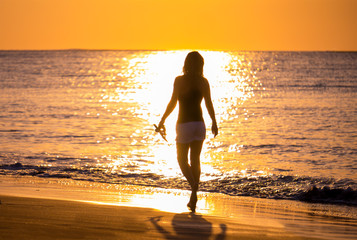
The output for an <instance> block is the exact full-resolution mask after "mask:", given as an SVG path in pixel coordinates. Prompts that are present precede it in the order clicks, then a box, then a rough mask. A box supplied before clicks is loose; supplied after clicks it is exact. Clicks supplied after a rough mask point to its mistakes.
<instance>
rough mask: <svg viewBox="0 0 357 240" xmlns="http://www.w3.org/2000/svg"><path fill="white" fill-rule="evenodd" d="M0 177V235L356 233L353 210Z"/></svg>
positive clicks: (293, 235) (271, 236)
mask: <svg viewBox="0 0 357 240" xmlns="http://www.w3.org/2000/svg"><path fill="white" fill-rule="evenodd" d="M188 198H189V192H188V191H180V190H167V189H158V188H150V187H141V186H127V185H118V184H116V185H112V184H101V183H93V182H85V181H73V180H67V179H40V178H34V177H17V178H13V177H4V176H1V177H0V200H1V204H0V239H355V236H357V219H356V208H354V207H347V206H332V205H318V204H307V203H300V202H296V201H286V200H285V201H279V200H268V199H256V198H248V197H230V196H227V195H223V194H215V193H200V194H199V202H198V206H197V213H196V214H190V213H189V212H188V210H187V209H186V203H187V201H188Z"/></svg>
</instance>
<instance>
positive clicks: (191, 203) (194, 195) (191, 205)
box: [187, 191, 197, 213]
mask: <svg viewBox="0 0 357 240" xmlns="http://www.w3.org/2000/svg"><path fill="white" fill-rule="evenodd" d="M196 203H197V192H195V191H192V193H191V197H190V201H189V202H188V203H187V207H188V208H189V209H190V211H191V212H193V213H194V212H196Z"/></svg>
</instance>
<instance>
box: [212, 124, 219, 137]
mask: <svg viewBox="0 0 357 240" xmlns="http://www.w3.org/2000/svg"><path fill="white" fill-rule="evenodd" d="M211 130H212V133H213V135H214V137H216V136H217V134H218V127H217V123H215V122H214V123H212V128H211Z"/></svg>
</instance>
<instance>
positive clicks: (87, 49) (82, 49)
mask: <svg viewBox="0 0 357 240" xmlns="http://www.w3.org/2000/svg"><path fill="white" fill-rule="evenodd" d="M0 51H212V52H357V49H356V50H244V49H239V50H238V49H236V50H227V49H194V48H192V49H183V48H182V49H144V48H143V49H140V48H138V49H134V48H133V49H130V48H128V49H110V48H108V49H105V48H103V49H100V48H98V49H97V48H53V49H52V48H48V49H20V48H19V49H15V48H14V49H0Z"/></svg>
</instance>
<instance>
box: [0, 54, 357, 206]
mask: <svg viewBox="0 0 357 240" xmlns="http://www.w3.org/2000/svg"><path fill="white" fill-rule="evenodd" d="M187 53H188V51H71V50H67V51H0V142H1V145H0V165H1V167H0V173H1V174H15V175H16V174H26V175H36V176H41V177H66V178H72V179H85V180H92V181H101V182H112V183H134V184H142V185H152V186H159V187H172V188H187V184H186V183H185V181H183V180H182V175H181V173H180V170H179V168H178V164H177V162H176V150H175V121H176V117H177V112H176V111H175V112H173V113H172V115H171V116H170V117H169V119H168V120H167V123H166V128H167V132H168V143H166V142H165V141H163V140H162V139H161V138H160V136H159V135H157V134H155V133H154V131H153V124H155V123H158V121H159V120H160V118H161V115H162V114H163V112H164V110H165V108H166V105H167V103H168V101H169V99H170V96H171V93H172V87H173V81H174V79H175V77H176V76H177V75H180V74H182V66H183V62H184V58H185V56H186V55H187ZM201 54H202V55H203V57H204V59H205V68H204V75H205V77H206V78H207V79H208V80H209V82H210V85H211V92H212V99H213V103H214V107H215V110H216V113H217V121H218V124H219V127H220V133H219V135H218V136H217V137H216V138H213V137H212V134H211V133H210V132H209V131H208V132H207V139H206V142H205V145H204V149H203V152H202V159H201V161H202V181H203V183H202V189H203V190H206V191H217V192H225V193H228V194H232V195H251V196H259V197H278V198H290V197H293V198H297V197H301V195H302V194H303V195H304V197H306V194H310V195H311V194H312V195H314V196H315V197H316V195H318V198H319V199H321V198H322V199H326V198H330V197H329V196H327V197H326V196H324V195H323V194H330V195H331V194H332V193H331V192H332V190H333V189H337V190H339V191H342V193H343V194H345V195H346V196H344V197H342V199H341V197H340V198H338V199H335V200H338V201H344V200H346V199H347V200H348V201H350V200H351V199H352V201H353V202H355V201H356V198H357V197H356V192H355V191H356V189H357V184H356V183H357V174H356V163H357V160H356V159H357V158H356V156H357V147H356V138H357V121H356V120H357V119H356V113H357V98H356V97H357V53H333V52H214V51H203V52H201ZM203 107H204V104H203ZM205 120H206V125H207V129H210V124H211V122H210V119H209V117H208V114H207V112H206V111H205ZM310 185H316V186H317V187H318V189H317V190H316V191H317V193H318V194H314V192H313V189H311V190H310V191H307V188H308V187H309V186H310ZM319 187H321V188H322V187H325V190H323V189H321V188H319ZM348 187H350V189H348ZM329 188H330V189H329ZM332 195H333V194H332ZM335 195H336V194H335ZM335 198H336V197H335Z"/></svg>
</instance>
